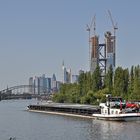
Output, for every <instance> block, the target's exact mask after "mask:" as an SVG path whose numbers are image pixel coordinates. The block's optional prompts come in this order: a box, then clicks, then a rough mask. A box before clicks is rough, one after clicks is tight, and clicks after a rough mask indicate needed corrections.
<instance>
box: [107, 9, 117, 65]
mask: <svg viewBox="0 0 140 140" xmlns="http://www.w3.org/2000/svg"><path fill="white" fill-rule="evenodd" d="M108 14H109V17H110V20H111V23H112V26H113V33H114V37H113V39H114V43H113V57H114V67H115V65H116V60H115V59H116V30H118V27H117V23H116V24H114V21H113V18H112V15H111V12H110V10H108Z"/></svg>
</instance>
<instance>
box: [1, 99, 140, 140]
mask: <svg viewBox="0 0 140 140" xmlns="http://www.w3.org/2000/svg"><path fill="white" fill-rule="evenodd" d="M32 103H36V101H35V100H7V101H0V140H8V139H9V138H10V137H16V140H140V122H111V121H110V122H109V121H99V120H93V119H83V118H77V117H68V116H59V115H50V114H43V113H33V112H28V111H26V107H27V106H28V105H29V104H32Z"/></svg>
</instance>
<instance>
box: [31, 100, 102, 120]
mask: <svg viewBox="0 0 140 140" xmlns="http://www.w3.org/2000/svg"><path fill="white" fill-rule="evenodd" d="M28 111H31V112H39V113H48V114H55V115H65V116H75V117H82V118H93V117H92V114H94V113H99V112H100V109H99V107H98V106H92V105H80V104H58V103H50V104H37V105H29V106H28Z"/></svg>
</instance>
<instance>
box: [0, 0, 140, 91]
mask: <svg viewBox="0 0 140 140" xmlns="http://www.w3.org/2000/svg"><path fill="white" fill-rule="evenodd" d="M108 9H109V10H110V11H111V12H112V17H113V19H114V21H115V22H117V23H118V28H119V30H118V31H117V66H123V67H125V68H126V67H128V68H130V67H131V65H137V64H140V55H139V54H140V27H139V26H140V1H139V0H116V1H115V0H0V89H3V88H6V87H7V85H8V86H14V85H19V84H28V78H29V77H30V76H41V75H42V74H46V76H48V77H51V76H52V74H53V73H55V74H56V77H57V79H58V80H61V77H62V74H61V65H62V61H63V60H64V62H65V65H66V67H70V68H71V69H72V72H73V73H75V74H76V73H78V70H79V69H84V70H88V69H89V57H88V54H89V53H88V33H87V31H86V24H88V23H90V21H91V18H92V17H93V16H94V14H96V28H97V30H96V32H97V34H98V35H99V36H100V42H101V43H102V42H103V36H104V33H105V32H106V31H108V30H112V24H111V21H110V19H109V16H108V13H107V10H108Z"/></svg>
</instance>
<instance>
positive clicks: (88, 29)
mask: <svg viewBox="0 0 140 140" xmlns="http://www.w3.org/2000/svg"><path fill="white" fill-rule="evenodd" d="M95 21H96V15H94V17H93V18H92V20H91V23H90V25H88V24H87V29H86V30H87V31H88V32H89V38H88V39H89V62H90V59H91V46H90V38H91V31H92V27H93V31H94V35H95V34H96V23H95ZM89 65H90V64H89Z"/></svg>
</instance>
